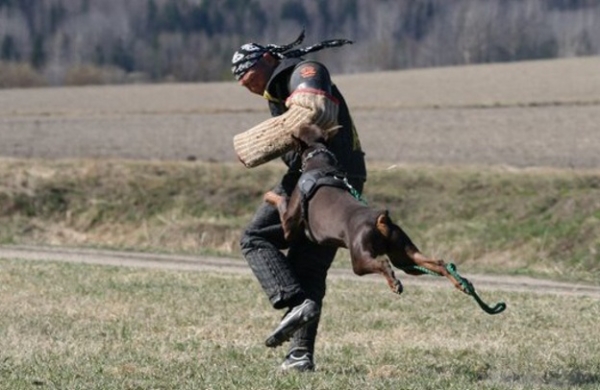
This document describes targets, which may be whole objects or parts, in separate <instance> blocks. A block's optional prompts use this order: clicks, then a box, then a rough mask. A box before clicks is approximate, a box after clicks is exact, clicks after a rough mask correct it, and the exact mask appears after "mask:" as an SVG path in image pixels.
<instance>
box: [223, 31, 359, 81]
mask: <svg viewBox="0 0 600 390" xmlns="http://www.w3.org/2000/svg"><path fill="white" fill-rule="evenodd" d="M303 40H304V30H302V32H301V33H300V35H299V36H298V38H296V40H295V41H294V42H292V43H290V44H287V45H283V46H280V45H273V44H269V45H266V46H262V45H259V44H258V43H246V44H244V45H242V47H240V48H239V49H238V50H237V51H236V52H235V53H234V54H233V58H232V59H231V72H232V73H233V75H234V76H235V79H236V80H239V79H241V78H242V77H243V76H244V74H246V72H247V71H248V69H250V68H252V67H253V66H254V65H256V63H257V62H258V60H260V58H261V57H262V56H263V54H265V53H270V54H272V55H274V56H275V57H277V58H279V59H284V58H297V57H302V56H303V55H305V54H308V53H313V52H316V51H319V50H322V49H325V48H328V47H339V46H343V45H346V44H349V43H352V41H350V40H348V39H330V40H327V41H323V42H320V43H317V44H315V45H312V46H308V47H304V48H301V49H295V50H291V51H290V49H291V48H293V47H294V46H298V45H299V44H301V43H302V41H303Z"/></svg>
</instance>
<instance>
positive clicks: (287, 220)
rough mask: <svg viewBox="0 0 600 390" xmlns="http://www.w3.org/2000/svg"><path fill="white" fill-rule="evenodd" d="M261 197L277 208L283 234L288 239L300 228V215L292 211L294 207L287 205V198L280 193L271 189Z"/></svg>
mask: <svg viewBox="0 0 600 390" xmlns="http://www.w3.org/2000/svg"><path fill="white" fill-rule="evenodd" d="M263 199H264V201H265V202H267V203H269V204H270V205H272V206H274V207H276V208H277V211H279V219H280V220H281V226H282V228H283V236H284V238H285V239H286V240H287V241H290V240H291V239H292V237H294V236H295V235H296V234H297V233H298V230H299V228H300V222H301V221H300V215H299V213H297V212H294V211H295V209H294V208H293V207H291V208H290V207H288V206H289V201H288V198H287V197H285V196H282V195H278V194H276V193H275V192H273V191H269V192H267V193H266V194H265V195H264V196H263Z"/></svg>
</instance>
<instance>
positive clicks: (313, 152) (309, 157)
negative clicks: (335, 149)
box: [300, 148, 338, 172]
mask: <svg viewBox="0 0 600 390" xmlns="http://www.w3.org/2000/svg"><path fill="white" fill-rule="evenodd" d="M321 153H323V154H326V155H328V156H329V157H330V158H331V159H332V160H333V163H332V164H331V165H334V166H337V165H338V161H337V157H335V154H333V153H332V152H331V151H330V150H329V149H325V148H319V149H315V150H313V151H312V152H310V153H308V154H307V155H306V157H304V158H303V159H302V167H301V168H300V172H304V171H305V170H306V163H307V162H308V161H309V160H310V159H311V158H313V157H315V156H316V155H318V154H321Z"/></svg>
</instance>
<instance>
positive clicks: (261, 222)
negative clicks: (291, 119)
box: [241, 188, 320, 347]
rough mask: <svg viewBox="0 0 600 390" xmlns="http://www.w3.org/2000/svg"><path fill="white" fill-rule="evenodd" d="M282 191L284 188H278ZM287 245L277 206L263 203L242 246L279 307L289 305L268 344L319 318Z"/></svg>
mask: <svg viewBox="0 0 600 390" xmlns="http://www.w3.org/2000/svg"><path fill="white" fill-rule="evenodd" d="M275 191H276V192H278V193H282V192H283V190H282V188H276V189H275ZM286 246H287V242H286V241H285V239H284V237H283V230H282V228H281V221H280V218H279V212H278V211H277V209H276V208H275V207H273V206H271V205H269V204H268V203H266V202H265V203H263V204H262V205H261V206H260V207H259V209H258V211H257V212H256V214H255V216H254V218H253V220H252V222H251V223H250V225H249V226H248V228H247V229H246V231H245V232H244V234H243V236H242V240H241V249H242V253H243V255H244V257H245V258H246V261H248V264H249V265H250V268H251V269H252V271H253V272H254V275H255V276H256V278H257V279H258V281H259V283H260V284H261V286H262V288H263V290H264V291H265V292H266V294H267V296H268V297H269V300H270V301H271V304H272V305H273V307H274V308H276V309H281V308H285V307H288V308H289V310H288V312H287V313H286V314H285V315H284V317H283V319H282V321H281V322H280V324H279V326H278V327H277V328H276V329H275V330H274V331H273V332H272V333H271V334H270V335H269V337H268V338H267V340H266V345H267V346H268V347H277V346H279V345H281V344H282V343H283V342H285V341H287V340H288V339H289V338H290V337H291V336H292V334H293V333H294V332H295V331H296V330H297V329H299V328H301V327H303V326H305V325H306V324H308V323H310V322H312V321H314V320H315V319H316V318H318V315H319V312H320V307H319V306H318V305H317V304H316V303H315V302H314V301H312V300H310V299H307V296H306V294H305V292H304V290H303V288H302V286H301V284H300V282H299V280H298V278H297V276H296V274H295V272H294V270H293V269H292V265H291V263H290V262H289V261H288V259H287V257H286V256H285V255H284V254H283V253H282V252H281V249H284V248H285V247H286Z"/></svg>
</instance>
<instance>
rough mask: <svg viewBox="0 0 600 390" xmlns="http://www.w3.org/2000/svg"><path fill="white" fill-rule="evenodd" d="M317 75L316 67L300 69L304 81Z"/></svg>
mask: <svg viewBox="0 0 600 390" xmlns="http://www.w3.org/2000/svg"><path fill="white" fill-rule="evenodd" d="M316 74H317V70H316V69H315V68H314V66H305V67H304V68H302V69H300V76H301V77H302V78H304V79H307V78H309V77H314V76H315V75H316Z"/></svg>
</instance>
